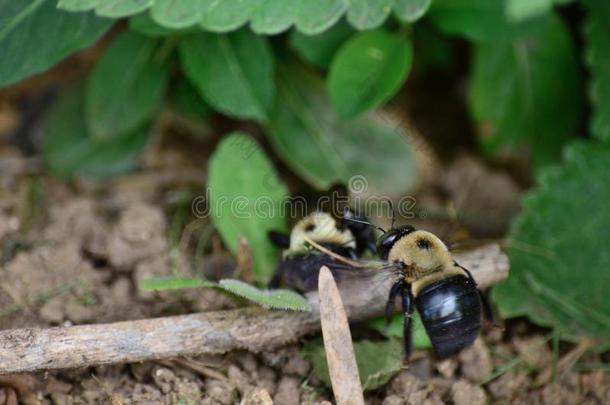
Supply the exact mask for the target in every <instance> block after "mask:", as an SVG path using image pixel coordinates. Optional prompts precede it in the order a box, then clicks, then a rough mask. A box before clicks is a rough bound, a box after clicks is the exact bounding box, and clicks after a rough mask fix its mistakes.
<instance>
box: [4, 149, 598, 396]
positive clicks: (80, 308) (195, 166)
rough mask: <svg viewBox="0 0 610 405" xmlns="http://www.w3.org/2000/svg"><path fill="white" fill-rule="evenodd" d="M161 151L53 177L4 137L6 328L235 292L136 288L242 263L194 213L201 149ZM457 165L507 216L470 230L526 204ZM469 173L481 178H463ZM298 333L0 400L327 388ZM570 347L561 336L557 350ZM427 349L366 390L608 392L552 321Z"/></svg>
mask: <svg viewBox="0 0 610 405" xmlns="http://www.w3.org/2000/svg"><path fill="white" fill-rule="evenodd" d="M160 150H161V148H156V149H154V150H153V151H152V152H151V153H149V155H147V156H146V158H145V160H144V164H143V170H142V171H141V172H139V173H138V174H136V175H130V176H125V177H123V178H120V179H117V180H113V181H112V182H109V183H108V182H107V183H97V182H84V181H77V182H73V183H70V184H67V183H64V182H59V181H57V180H53V179H50V178H48V177H46V176H45V175H44V174H42V172H41V171H40V169H39V168H40V162H37V161H36V160H35V159H34V160H32V159H25V158H22V157H21V155H20V154H19V153H17V152H15V151H14V150H10V149H6V150H0V154H1V158H2V160H1V162H2V165H1V169H2V178H0V263H1V267H0V329H9V328H20V327H27V326H37V327H49V326H56V325H72V324H84V323H103V322H111V321H119V320H130V319H140V318H145V317H155V316H164V315H173V314H183V313H189V312H196V311H212V310H218V309H223V308H230V307H232V306H235V305H236V304H235V303H234V302H233V301H231V300H230V299H229V298H227V297H225V296H224V295H220V294H219V293H217V292H215V291H211V290H189V291H182V292H177V293H150V292H142V291H140V290H139V289H138V288H137V285H138V284H139V282H140V281H141V280H143V279H145V278H148V277H151V276H171V275H174V274H182V275H205V276H207V277H221V276H227V275H230V274H231V273H232V272H233V271H234V269H235V262H234V260H233V258H232V257H231V256H230V255H228V254H227V253H226V252H225V251H224V250H223V249H222V246H221V243H220V241H219V239H218V237H217V236H216V235H215V234H214V231H213V228H212V226H211V225H210V223H209V222H207V221H205V220H197V219H196V218H194V216H193V215H192V213H191V209H190V201H191V200H192V198H193V197H194V196H195V195H196V194H197V193H200V192H201V189H202V188H203V183H204V179H205V173H202V172H201V169H200V168H201V167H202V163H201V160H197V159H193V158H189V157H188V156H186V157H185V154H184V153H182V152H181V151H180V150H179V149H178V150H172V149H169V150H167V149H165V150H163V152H159V151H160ZM447 173H450V175H448V176H445V177H443V180H442V184H440V185H439V186H440V187H442V188H443V189H444V193H445V194H447V193H448V194H449V196H450V197H451V198H452V199H453V200H455V201H458V202H459V203H460V204H461V205H462V206H463V207H464V208H465V209H466V210H470V212H471V213H473V214H475V213H480V212H488V211H493V212H494V214H495V215H494V218H496V219H497V218H500V220H501V221H500V223H494V222H493V221H492V220H491V219H490V218H482V219H481V218H480V217H478V218H477V217H476V216H474V215H473V216H472V217H469V216H468V215H466V216H465V220H466V221H468V220H471V223H469V224H467V225H468V227H469V228H470V229H477V228H482V230H483V231H489V232H492V231H497V230H498V229H502V228H503V227H505V225H506V222H507V220H506V218H510V216H511V215H513V214H514V213H515V212H516V210H517V208H516V204H518V201H519V196H520V191H519V188H518V187H517V186H516V185H515V184H514V183H513V182H511V181H510V180H509V179H508V178H507V177H506V176H502V175H499V174H498V173H493V172H489V171H488V170H487V169H485V168H484V167H483V166H482V165H481V164H480V163H478V162H477V161H476V160H473V159H472V158H467V157H465V158H461V159H457V160H456V161H455V163H454V166H453V167H451V168H449V170H447ZM465 182H466V183H468V184H477V185H479V186H478V187H474V188H466V189H465V188H464V184H465ZM481 184H483V185H484V186H481ZM498 190H502V192H501V193H500V192H498ZM435 198H436V197H434V196H432V195H420V196H418V201H420V202H422V203H423V204H429V203H431V202H434V201H435ZM490 207H492V208H493V209H490ZM477 221H478V222H477ZM428 225H429V227H432V228H433V227H434V226H437V224H434V223H430V224H428ZM489 228H492V229H491V230H490V229H489ZM492 233H493V232H492ZM300 344H301V342H295V343H294V344H293V345H292V346H289V347H285V348H282V349H280V350H274V351H270V352H268V353H258V354H252V353H230V354H228V355H224V356H205V357H199V358H188V359H168V360H165V361H155V362H146V363H141V364H123V365H114V366H104V367H91V368H87V369H81V370H70V371H61V372H47V373H39V374H30V375H13V376H0V405H3V404H10V405H13V404H16V403H18V401H19V402H20V403H24V404H58V405H59V404H105V403H111V404H185V405H186V404H200V403H201V404H234V403H240V402H243V403H247V404H269V403H271V401H273V402H274V403H276V404H279V405H283V404H286V405H288V404H299V403H304V404H314V403H322V402H323V401H331V400H332V393H331V392H330V391H329V389H328V388H326V387H325V386H324V385H323V383H322V382H321V381H320V380H319V379H318V378H316V376H315V375H314V374H313V371H312V365H311V364H310V362H309V361H308V360H306V359H305V358H304V357H303V356H302V355H301V354H300ZM572 349H573V346H568V345H562V347H561V350H560V351H559V354H560V356H561V357H562V356H564V355H565V354H566V353H569V352H570V351H571V350H572ZM417 357H418V360H417V361H415V362H414V363H413V365H412V366H411V367H410V368H409V369H406V370H403V371H401V372H400V373H399V374H398V375H396V376H395V377H394V378H393V379H392V380H391V381H390V382H389V383H388V384H387V385H386V386H385V387H384V388H382V389H379V390H376V391H373V392H368V393H367V394H366V400H367V402H368V403H371V404H386V405H395V404H396V405H398V404H429V405H433V404H445V403H447V404H456V405H477V404H486V403H498V404H514V403H517V404H519V403H524V404H526V403H527V404H537V403H541V404H607V403H610V376H609V374H608V373H607V372H604V371H600V370H597V371H596V370H592V369H591V367H589V369H586V368H585V367H580V368H578V367H576V366H585V365H587V364H589V365H598V366H599V365H602V366H603V365H604V361H607V360H608V359H607V358H604V357H603V356H600V355H595V354H585V355H584V356H582V357H580V358H577V359H576V361H575V362H569V361H564V362H563V363H562V362H560V363H559V367H557V370H555V368H554V367H553V366H554V364H557V362H556V360H557V359H554V358H553V354H552V350H551V345H550V342H549V339H548V331H540V330H536V329H534V328H533V327H532V326H531V325H529V324H527V323H526V322H525V321H516V322H511V323H509V324H508V325H507V327H506V329H505V330H504V331H499V330H491V331H488V332H486V333H485V335H484V336H483V338H482V339H480V340H478V341H477V342H476V344H475V345H474V346H473V347H472V348H470V349H468V350H466V351H464V352H463V353H461V354H460V355H459V356H458V357H457V358H454V359H449V360H445V361H441V362H439V361H437V360H434V359H433V358H432V357H431V356H430V355H429V354H427V353H423V352H422V353H418V356H417ZM568 360H569V358H568ZM573 363H576V364H573ZM606 364H607V363H606ZM554 371H556V372H554Z"/></svg>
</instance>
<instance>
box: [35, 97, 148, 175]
mask: <svg viewBox="0 0 610 405" xmlns="http://www.w3.org/2000/svg"><path fill="white" fill-rule="evenodd" d="M84 115H85V114H84V94H83V91H82V89H81V88H80V87H79V88H77V89H72V90H70V91H67V92H66V93H65V94H63V95H62V97H61V99H60V100H59V101H58V102H57V104H56V105H54V106H53V108H52V109H51V112H50V113H49V120H48V124H47V129H46V132H45V138H44V144H43V154H44V158H45V161H46V163H47V165H48V166H49V168H50V171H51V173H53V174H54V175H56V176H59V177H63V178H68V177H73V176H91V177H108V176H113V175H116V174H120V173H124V172H127V171H130V170H132V169H134V168H135V166H136V164H137V160H138V158H139V156H140V155H141V153H142V152H143V151H144V148H145V147H146V144H147V142H148V139H149V138H150V133H151V132H150V128H148V127H144V128H140V129H137V130H136V131H134V132H130V133H127V134H124V135H122V136H121V137H119V138H116V139H113V140H112V141H109V142H96V141H95V140H93V139H92V138H91V137H89V135H88V134H87V128H86V125H85V117H84Z"/></svg>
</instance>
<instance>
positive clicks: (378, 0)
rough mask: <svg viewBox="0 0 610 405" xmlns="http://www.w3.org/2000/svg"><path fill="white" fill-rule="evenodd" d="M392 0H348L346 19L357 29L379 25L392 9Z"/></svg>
mask: <svg viewBox="0 0 610 405" xmlns="http://www.w3.org/2000/svg"><path fill="white" fill-rule="evenodd" d="M393 4H394V0H350V6H349V10H348V11H347V21H349V23H350V24H352V25H353V26H354V27H356V28H357V29H359V30H370V29H373V28H377V27H379V26H380V25H381V24H383V22H384V21H385V19H386V18H387V17H388V15H389V14H390V11H392V5H393Z"/></svg>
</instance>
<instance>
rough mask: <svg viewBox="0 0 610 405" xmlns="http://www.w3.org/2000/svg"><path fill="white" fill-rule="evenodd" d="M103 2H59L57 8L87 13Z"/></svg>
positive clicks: (97, 0) (74, 0) (66, 0)
mask: <svg viewBox="0 0 610 405" xmlns="http://www.w3.org/2000/svg"><path fill="white" fill-rule="evenodd" d="M102 1H103V0H59V1H58V2H57V8H58V9H60V10H66V11H89V10H93V9H94V8H95V7H96V6H97V5H98V4H100V3H101V2H102Z"/></svg>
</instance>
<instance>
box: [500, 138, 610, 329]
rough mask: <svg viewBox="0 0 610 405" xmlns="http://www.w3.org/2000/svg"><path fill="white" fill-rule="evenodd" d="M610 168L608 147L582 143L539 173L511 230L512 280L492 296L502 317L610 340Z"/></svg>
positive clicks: (510, 277)
mask: <svg viewBox="0 0 610 405" xmlns="http://www.w3.org/2000/svg"><path fill="white" fill-rule="evenodd" d="M609 165H610V148H609V147H607V146H605V145H604V146H602V145H600V144H598V143H595V142H590V143H587V144H584V143H579V144H576V145H572V146H571V147H570V148H568V150H567V153H566V162H565V164H564V165H563V166H561V167H553V168H548V169H546V170H544V171H543V172H542V174H541V176H540V177H539V185H538V188H537V189H535V190H533V191H532V192H531V193H530V194H529V195H528V196H527V197H526V198H525V199H524V201H523V211H522V213H521V215H520V216H519V218H518V219H517V220H516V221H515V223H514V226H513V227H512V229H511V232H510V236H509V243H508V254H509V258H510V263H511V271H510V275H509V278H508V280H507V281H506V282H504V283H502V284H501V285H499V286H497V287H496V288H495V289H494V291H493V298H494V301H495V302H496V304H497V305H498V308H499V310H500V313H501V314H502V316H504V317H514V316H521V315H526V316H528V317H530V318H531V319H532V320H534V321H535V322H539V323H542V324H544V325H552V326H553V327H555V328H557V329H558V331H559V332H560V333H562V334H563V336H564V337H567V338H582V337H583V336H589V337H593V338H600V339H604V340H609V339H610V300H608V285H609V283H610V278H609V273H608V268H610V255H609V254H608V253H607V252H608V249H607V241H608V237H609V236H610V233H609V229H610V210H609V209H608V199H609V198H610V171H609V170H608V167H609Z"/></svg>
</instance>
